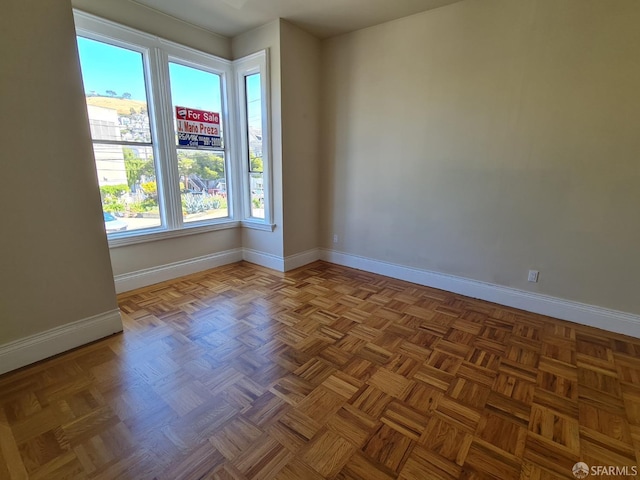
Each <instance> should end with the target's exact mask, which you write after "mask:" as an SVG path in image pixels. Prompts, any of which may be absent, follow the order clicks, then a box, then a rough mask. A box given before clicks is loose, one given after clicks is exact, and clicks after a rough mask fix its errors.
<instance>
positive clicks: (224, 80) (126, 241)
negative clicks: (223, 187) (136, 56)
mask: <svg viewBox="0 0 640 480" xmlns="http://www.w3.org/2000/svg"><path fill="white" fill-rule="evenodd" d="M74 19H75V24H76V34H77V35H78V36H82V37H86V38H89V39H92V40H97V41H99V42H104V43H107V44H111V45H115V46H119V47H123V48H127V49H129V50H133V51H136V52H140V53H142V56H143V65H144V73H145V86H146V89H147V97H148V98H147V110H148V112H149V122H150V128H151V139H152V148H153V152H154V162H155V168H156V181H157V185H158V203H159V208H160V212H161V217H162V219H163V224H162V226H160V227H154V228H149V229H140V230H132V231H128V232H122V233H113V234H109V235H108V237H107V238H108V241H109V246H110V247H118V246H124V245H131V244H136V243H143V242H148V241H154V240H161V239H164V238H172V237H178V236H183V235H191V234H197V233H203V232H207V231H213V230H220V229H226V228H236V227H239V226H246V227H248V228H257V229H261V230H271V231H272V230H273V228H274V225H273V224H272V221H273V214H272V207H271V205H272V201H271V199H272V197H271V183H272V182H271V166H270V161H269V159H270V155H269V152H270V142H269V138H270V135H269V118H270V114H269V112H270V109H269V91H270V90H269V86H268V72H267V56H268V53H267V51H262V52H258V53H256V54H254V55H251V56H249V57H246V58H243V59H240V60H238V61H236V62H232V61H229V60H225V59H222V58H219V57H215V56H213V55H211V54H207V53H204V52H200V51H198V50H194V49H192V48H189V47H185V46H183V45H179V44H177V43H174V42H170V41H168V40H164V39H162V38H159V37H156V36H154V35H150V34H147V33H144V32H140V31H138V30H135V29H132V28H129V27H126V26H123V25H120V24H117V23H114V22H111V21H108V20H104V19H102V18H99V17H95V16H93V15H90V14H87V13H84V12H81V11H77V10H74ZM169 62H172V63H177V64H180V65H185V66H188V67H192V68H197V69H199V70H203V71H206V72H209V73H214V74H216V75H220V79H221V89H222V92H221V94H222V111H221V112H220V114H221V118H222V125H223V135H224V138H223V141H224V146H223V148H222V149H219V150H211V151H213V152H215V151H220V152H223V153H224V159H225V175H226V178H227V199H228V204H227V205H228V217H225V218H222V219H211V220H204V221H200V222H189V223H186V222H184V219H183V216H182V207H181V198H180V179H179V173H178V159H177V149H178V147H177V146H176V145H175V131H174V122H173V105H172V101H171V88H170V77H169ZM247 71H251V72H252V73H257V72H260V73H261V94H262V117H263V118H262V124H263V125H262V127H263V170H264V171H263V178H264V186H265V188H264V196H265V218H264V219H256V218H252V217H251V216H250V215H251V208H250V206H251V204H250V186H249V181H248V178H249V176H248V162H245V161H244V156H245V155H246V156H247V158H248V146H247V148H246V149H245V148H244V147H243V145H242V142H243V141H244V143H246V132H245V130H246V128H247V127H246V118H245V119H244V120H243V118H242V116H243V115H244V116H245V117H246V111H244V109H243V108H242V105H243V103H238V99H239V98H240V97H239V96H238V92H237V87H238V83H237V81H234V78H235V79H239V78H242V80H243V82H244V75H246V73H245V72H247ZM243 92H244V85H243ZM243 95H244V93H243ZM243 138H244V140H243ZM96 143H99V141H96ZM245 170H246V172H245ZM245 173H246V175H245ZM245 177H246V181H245Z"/></svg>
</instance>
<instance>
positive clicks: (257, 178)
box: [249, 173, 264, 218]
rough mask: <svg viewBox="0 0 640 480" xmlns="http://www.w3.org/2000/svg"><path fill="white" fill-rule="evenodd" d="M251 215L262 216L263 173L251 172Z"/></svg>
mask: <svg viewBox="0 0 640 480" xmlns="http://www.w3.org/2000/svg"><path fill="white" fill-rule="evenodd" d="M249 178H250V182H251V216H252V217H254V218H264V174H262V173H251V174H250V175H249Z"/></svg>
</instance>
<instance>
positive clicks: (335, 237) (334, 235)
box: [333, 233, 338, 243]
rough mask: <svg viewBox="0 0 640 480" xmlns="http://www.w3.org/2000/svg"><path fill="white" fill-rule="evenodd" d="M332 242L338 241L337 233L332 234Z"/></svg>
mask: <svg viewBox="0 0 640 480" xmlns="http://www.w3.org/2000/svg"><path fill="white" fill-rule="evenodd" d="M333 243H338V235H336V234H335V233H334V234H333Z"/></svg>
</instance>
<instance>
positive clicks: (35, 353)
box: [0, 310, 122, 374]
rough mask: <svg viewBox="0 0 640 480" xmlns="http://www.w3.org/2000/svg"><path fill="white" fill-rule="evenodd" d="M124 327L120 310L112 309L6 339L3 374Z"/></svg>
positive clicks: (0, 361)
mask: <svg viewBox="0 0 640 480" xmlns="http://www.w3.org/2000/svg"><path fill="white" fill-rule="evenodd" d="M121 331H122V319H121V318H120V310H111V311H109V312H104V313H101V314H99V315H94V316H93V317H89V318H85V319H82V320H78V321H76V322H73V323H68V324H66V325H62V326H60V327H56V328H52V329H51V330H47V331H46V332H40V333H36V334H35V335H30V336H28V337H25V338H21V339H20V340H16V341H13V342H10V343H5V344H4V345H0V374H3V373H6V372H9V371H11V370H15V369H16V368H20V367H24V366H26V365H30V364H32V363H34V362H37V361H39V360H43V359H45V358H48V357H51V356H53V355H57V354H59V353H62V352H66V351H67V350H71V349H72V348H76V347H80V346H82V345H85V344H87V343H89V342H93V341H95V340H99V339H101V338H104V337H107V336H109V335H111V334H113V333H117V332H121Z"/></svg>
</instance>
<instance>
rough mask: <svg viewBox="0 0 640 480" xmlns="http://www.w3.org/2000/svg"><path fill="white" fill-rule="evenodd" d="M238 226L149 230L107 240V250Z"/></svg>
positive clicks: (221, 225)
mask: <svg viewBox="0 0 640 480" xmlns="http://www.w3.org/2000/svg"><path fill="white" fill-rule="evenodd" d="M240 226H241V223H240V222H238V221H237V220H230V221H226V222H220V223H215V224H212V225H194V226H188V227H183V228H181V229H179V230H150V231H148V232H140V233H137V234H135V235H127V236H118V237H112V238H108V241H109V248H118V247H126V246H128V245H136V244H138V243H147V242H156V241H158V240H166V239H169V238H177V237H185V236H188V235H197V234H199V233H207V232H215V231H216V230H227V229H229V228H238V227H240Z"/></svg>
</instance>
